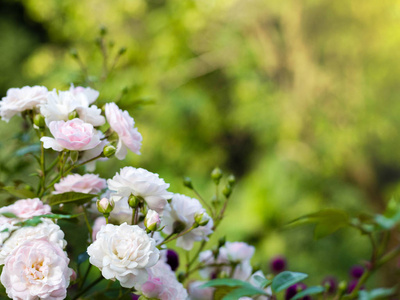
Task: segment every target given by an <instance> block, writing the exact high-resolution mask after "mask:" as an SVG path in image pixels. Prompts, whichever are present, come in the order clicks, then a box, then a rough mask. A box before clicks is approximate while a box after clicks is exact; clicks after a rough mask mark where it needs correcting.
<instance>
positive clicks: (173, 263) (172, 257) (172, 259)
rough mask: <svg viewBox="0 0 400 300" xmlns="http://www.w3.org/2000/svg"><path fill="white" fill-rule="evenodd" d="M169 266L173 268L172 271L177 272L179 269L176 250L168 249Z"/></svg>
mask: <svg viewBox="0 0 400 300" xmlns="http://www.w3.org/2000/svg"><path fill="white" fill-rule="evenodd" d="M166 258H167V264H169V266H170V267H171V270H172V271H175V270H176V269H178V267H179V256H178V253H176V252H175V251H174V250H171V249H168V250H167V254H166Z"/></svg>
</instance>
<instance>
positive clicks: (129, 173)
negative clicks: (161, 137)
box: [107, 167, 172, 215]
mask: <svg viewBox="0 0 400 300" xmlns="http://www.w3.org/2000/svg"><path fill="white" fill-rule="evenodd" d="M107 184H108V189H109V190H110V191H113V192H114V193H112V194H111V197H112V198H113V200H114V201H115V202H117V201H120V200H121V199H123V201H127V199H128V197H129V196H130V195H134V196H136V197H141V198H143V199H144V201H145V202H146V203H147V205H148V207H149V208H150V209H152V210H155V211H156V212H158V213H159V214H160V215H162V212H163V209H164V207H165V205H166V204H167V200H168V199H170V198H171V197H172V193H170V192H168V191H167V189H168V188H169V184H167V183H165V181H164V180H163V179H161V178H159V176H158V174H155V173H151V172H149V171H147V170H145V169H142V168H138V169H136V168H133V167H125V168H122V169H121V170H120V172H119V173H117V174H116V175H115V176H114V177H113V178H112V179H109V180H107Z"/></svg>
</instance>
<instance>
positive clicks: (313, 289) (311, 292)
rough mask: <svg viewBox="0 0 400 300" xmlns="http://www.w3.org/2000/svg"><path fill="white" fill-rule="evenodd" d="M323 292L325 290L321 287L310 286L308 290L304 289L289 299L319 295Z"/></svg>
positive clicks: (294, 299)
mask: <svg viewBox="0 0 400 300" xmlns="http://www.w3.org/2000/svg"><path fill="white" fill-rule="evenodd" d="M324 291H325V288H323V287H322V286H311V287H309V288H306V289H305V290H304V291H301V292H300V293H297V294H296V295H295V296H294V297H293V298H290V300H296V299H300V298H303V297H305V296H307V295H315V294H320V293H323V292H324Z"/></svg>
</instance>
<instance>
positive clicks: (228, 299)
mask: <svg viewBox="0 0 400 300" xmlns="http://www.w3.org/2000/svg"><path fill="white" fill-rule="evenodd" d="M255 295H264V296H267V295H268V294H267V293H266V292H264V291H263V290H262V289H259V288H256V287H255V286H252V285H251V284H249V285H248V286H246V287H240V288H237V289H234V290H233V291H231V292H230V293H228V294H227V295H226V296H225V297H223V298H222V300H237V299H239V298H240V297H245V296H255Z"/></svg>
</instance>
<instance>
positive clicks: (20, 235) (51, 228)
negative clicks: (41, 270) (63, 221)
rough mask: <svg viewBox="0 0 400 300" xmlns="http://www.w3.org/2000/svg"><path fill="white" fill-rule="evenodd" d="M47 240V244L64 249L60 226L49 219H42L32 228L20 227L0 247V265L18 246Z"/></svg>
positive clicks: (64, 242) (64, 244)
mask: <svg viewBox="0 0 400 300" xmlns="http://www.w3.org/2000/svg"><path fill="white" fill-rule="evenodd" d="M40 238H47V239H48V241H49V242H51V243H54V244H56V245H58V246H59V247H60V248H61V249H64V248H65V246H66V245H67V242H66V241H65V240H64V232H63V231H62V230H61V229H60V226H58V225H57V224H54V223H53V221H51V220H49V219H45V218H43V219H42V223H40V224H39V225H37V226H34V227H22V228H19V229H18V230H16V231H15V232H13V233H12V234H11V236H10V238H8V239H7V240H6V241H5V242H4V244H3V245H0V249H1V251H0V265H3V264H4V261H5V259H6V258H7V256H8V255H9V254H10V253H11V252H12V251H13V250H14V249H16V248H17V247H18V246H19V245H21V244H23V243H24V242H25V241H27V240H34V239H40Z"/></svg>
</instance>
